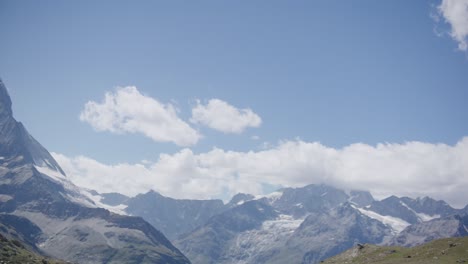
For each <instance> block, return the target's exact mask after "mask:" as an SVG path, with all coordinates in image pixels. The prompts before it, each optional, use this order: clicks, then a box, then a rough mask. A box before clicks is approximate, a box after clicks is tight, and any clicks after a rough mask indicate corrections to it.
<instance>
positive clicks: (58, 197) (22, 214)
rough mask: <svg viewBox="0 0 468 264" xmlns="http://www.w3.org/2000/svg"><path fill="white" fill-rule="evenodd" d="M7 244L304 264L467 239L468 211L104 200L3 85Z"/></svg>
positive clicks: (313, 192) (122, 258)
mask: <svg viewBox="0 0 468 264" xmlns="http://www.w3.org/2000/svg"><path fill="white" fill-rule="evenodd" d="M158 230H159V231H158ZM0 235H1V237H3V238H4V240H5V241H19V242H20V243H21V245H24V248H26V249H27V250H29V251H31V252H33V254H35V255H36V254H37V255H44V256H47V257H51V258H54V259H60V260H65V261H70V262H74V263H190V262H191V263H194V264H209V263H224V264H228V263H229V264H230V263H245V264H247V263H252V264H253V263H304V264H305V263H319V262H320V261H322V260H324V259H326V258H328V257H331V256H334V255H337V254H339V253H341V252H344V251H346V250H348V249H350V248H352V247H353V246H355V245H357V244H358V243H359V244H365V243H368V244H378V245H389V246H390V245H391V246H404V247H412V246H417V245H421V244H424V243H426V242H429V241H432V240H435V239H439V238H447V237H462V236H468V205H467V206H466V207H465V208H464V209H455V208H452V207H451V206H450V205H449V204H447V203H446V202H444V201H437V200H434V199H432V198H429V197H425V198H417V199H413V198H409V197H396V196H391V197H388V198H386V199H383V200H380V201H377V200H375V199H374V198H373V197H372V195H371V194H370V193H369V192H367V191H359V190H356V191H345V190H340V189H337V188H334V187H331V186H328V185H308V186H304V187H301V188H283V189H280V190H278V191H276V192H273V193H271V194H269V195H265V196H253V195H250V194H237V195H235V196H234V197H233V198H232V199H231V201H229V202H228V203H223V201H221V200H178V199H172V198H169V197H165V196H163V195H161V194H159V193H157V192H154V191H150V192H147V193H144V194H139V195H137V196H135V197H127V196H125V195H122V194H119V193H106V194H99V193H97V192H95V191H92V190H87V189H84V188H80V187H77V186H75V185H74V184H73V183H72V182H71V181H70V180H69V179H68V178H67V176H66V175H65V173H64V172H63V170H62V169H61V168H60V165H59V164H58V163H57V162H56V161H55V160H54V158H53V157H52V156H51V155H50V154H49V152H48V151H47V150H46V149H45V148H44V147H42V146H41V145H40V144H39V143H38V142H37V141H36V140H35V139H34V138H33V137H32V136H31V135H29V133H28V132H27V130H26V129H25V127H24V126H23V125H22V124H21V123H19V122H17V121H16V120H15V119H14V118H13V114H12V109H11V100H10V97H9V95H8V93H7V90H6V88H5V86H4V85H3V83H2V82H1V81H0ZM166 236H167V238H166ZM35 255H34V256H35Z"/></svg>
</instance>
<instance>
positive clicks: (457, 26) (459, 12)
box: [436, 0, 468, 51]
mask: <svg viewBox="0 0 468 264" xmlns="http://www.w3.org/2000/svg"><path fill="white" fill-rule="evenodd" d="M438 12H439V14H440V15H441V16H442V17H443V18H444V20H445V22H447V23H448V24H450V26H451V30H450V36H451V37H452V38H453V39H454V40H455V41H456V42H457V43H458V49H459V50H462V51H467V50H468V0H442V3H441V4H440V5H439V6H438ZM436 22H437V20H436Z"/></svg>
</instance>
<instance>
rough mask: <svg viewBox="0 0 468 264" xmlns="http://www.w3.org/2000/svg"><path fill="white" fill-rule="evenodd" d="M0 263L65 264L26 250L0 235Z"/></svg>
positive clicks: (16, 241)
mask: <svg viewBox="0 0 468 264" xmlns="http://www.w3.org/2000/svg"><path fill="white" fill-rule="evenodd" d="M0 263H2V264H3V263H5V264H7V263H11V264H14V263H30V264H65V263H68V262H64V261H59V260H53V259H50V258H47V257H44V256H41V255H38V254H36V253H33V252H31V251H29V250H27V249H26V248H25V247H24V246H23V244H21V242H19V241H18V240H14V239H13V240H10V239H8V238H6V237H4V236H3V235H1V234H0Z"/></svg>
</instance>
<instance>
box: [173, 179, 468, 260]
mask: <svg viewBox="0 0 468 264" xmlns="http://www.w3.org/2000/svg"><path fill="white" fill-rule="evenodd" d="M246 200H247V202H246ZM248 200H250V201H248ZM461 211H462V210H456V209H453V208H451V207H450V206H448V205H447V204H446V203H445V202H443V201H435V200H432V199H430V198H423V199H411V198H407V197H403V198H398V197H395V196H392V197H389V198H387V199H384V200H382V201H375V200H374V199H373V197H372V195H371V194H370V193H369V192H363V191H351V192H350V193H349V195H347V194H346V193H345V192H344V191H342V190H339V189H336V188H333V187H330V186H326V185H309V186H305V187H303V188H285V189H282V190H280V191H278V192H277V193H276V194H274V195H271V196H266V197H265V198H261V199H259V198H254V197H249V196H247V195H243V194H240V195H237V196H235V197H234V198H233V199H232V200H231V202H230V203H228V209H226V211H224V212H222V213H220V214H218V215H216V216H214V217H212V218H210V219H209V220H208V221H207V222H206V224H205V225H203V226H201V227H199V228H196V229H195V230H194V231H192V232H189V233H187V234H184V235H182V236H181V237H180V238H179V239H178V240H177V241H176V242H175V244H176V246H177V247H178V248H180V249H181V251H182V252H184V254H186V255H187V256H188V257H189V258H190V259H191V260H192V262H193V263H200V264H201V263H222V264H228V263H252V264H253V263H269V264H270V263H273V264H275V263H278V264H279V263H304V264H305V263H308V264H309V263H319V262H320V261H321V260H323V259H325V258H327V257H330V256H333V255H335V254H338V253H340V252H342V251H344V250H347V249H349V248H351V247H352V246H353V245H356V244H357V243H362V244H364V243H372V244H380V243H388V241H398V242H399V243H400V244H402V245H412V244H417V243H420V242H421V241H429V240H432V239H435V238H439V237H447V236H462V235H465V234H466V230H468V229H467V228H468V226H467V225H466V224H463V225H462V224H460V223H461V222H460V220H454V219H451V218H450V219H451V220H449V221H447V220H443V219H438V217H439V216H442V215H450V214H451V213H460V212H461ZM390 216H391V217H390ZM452 217H454V216H452ZM455 218H456V217H455ZM382 219H383V220H382ZM431 219H433V220H431ZM456 219H458V218H456ZM429 220H430V221H429ZM404 221H407V222H409V223H414V224H413V225H410V226H409V227H408V228H407V229H406V230H405V231H403V232H402V233H401V235H402V236H400V237H394V236H395V232H396V231H395V230H398V229H395V228H397V227H398V228H399V227H400V226H399V225H400V224H402V223H404ZM463 221H465V220H463ZM388 222H391V223H393V224H392V225H389V224H388ZM393 225H395V227H394V226H393ZM392 238H393V240H392ZM394 243H396V242H394Z"/></svg>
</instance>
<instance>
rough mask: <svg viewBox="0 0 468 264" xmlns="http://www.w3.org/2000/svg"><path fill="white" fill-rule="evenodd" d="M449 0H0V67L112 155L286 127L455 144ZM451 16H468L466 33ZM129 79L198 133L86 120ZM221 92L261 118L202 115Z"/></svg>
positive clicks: (91, 144) (229, 145) (286, 134)
mask: <svg viewBox="0 0 468 264" xmlns="http://www.w3.org/2000/svg"><path fill="white" fill-rule="evenodd" d="M446 2H450V1H449V0H447V1H446ZM460 2H461V3H463V2H465V1H460ZM439 6H441V2H440V1H422V0H420V1H406V0H400V1H371V0H369V1H330V0H327V1H255V2H252V1H200V2H191V1H190V2H188V1H138V2H136V3H135V2H131V1H23V0H19V1H17V0H15V1H12V0H3V1H1V2H0V36H2V37H1V41H0V58H1V60H0V77H1V78H2V79H3V81H4V83H5V85H6V86H7V87H8V89H9V91H10V95H11V97H12V99H13V104H14V105H13V108H14V113H15V117H16V118H17V119H18V120H20V121H22V122H23V123H24V124H25V125H26V126H27V128H28V129H29V131H30V132H31V134H33V135H34V136H35V137H36V138H37V139H38V140H39V141H40V142H41V143H42V144H43V145H44V146H46V148H48V149H49V150H50V151H53V152H55V153H60V154H61V155H64V157H65V156H66V157H77V156H85V157H89V158H90V159H93V160H95V161H99V162H100V163H102V164H114V165H115V164H121V163H129V164H136V163H139V162H141V161H142V160H150V161H153V162H156V161H157V160H158V159H160V155H161V154H167V155H173V156H175V155H177V154H179V153H181V152H183V151H185V150H190V151H191V152H192V153H193V154H194V155H198V154H200V155H202V154H204V153H209V152H210V151H212V150H213V148H214V147H216V148H218V149H222V150H223V151H225V152H229V151H233V152H236V153H248V152H249V151H253V152H259V151H261V150H265V149H271V148H275V146H279V145H281V144H282V142H285V141H300V142H308V143H310V142H320V143H321V145H323V146H326V147H327V148H330V149H333V150H342V149H343V148H346V147H347V146H350V145H352V144H356V143H363V144H366V145H368V146H370V147H376V146H377V145H378V144H379V143H384V144H385V143H392V144H400V145H402V146H404V145H405V144H406V143H407V142H414V141H419V142H424V143H427V144H432V145H434V146H435V145H437V144H438V143H441V144H446V145H447V146H449V147H452V146H454V145H455V144H457V142H460V141H461V140H462V139H463V137H464V136H467V135H468V122H466V120H468V104H467V103H466V102H467V99H468V59H467V58H468V56H467V53H466V50H465V51H464V50H463V47H462V46H460V45H461V44H460V43H462V42H463V38H465V40H466V35H464V33H463V32H464V31H463V26H464V24H463V21H466V20H463V18H462V19H461V20H449V19H447V17H448V16H447V17H446V16H444V15H445V14H449V13H443V12H442V11H440V10H441V9H438V7H439ZM435 17H438V19H439V21H437V19H436V18H435ZM450 21H452V22H453V21H455V22H456V21H462V22H461V24H457V25H461V27H459V28H462V30H461V31H459V32H461V33H460V34H459V35H456V34H454V32H455V29H456V28H455V26H456V24H455V22H453V23H452V24H450V23H447V22H450ZM451 33H452V35H451ZM455 33H456V32H455ZM467 34H468V33H467ZM456 36H459V38H458V40H457V39H456ZM460 36H461V37H460ZM127 86H134V87H136V89H137V91H138V93H139V94H141V95H142V96H143V97H145V98H152V99H154V100H156V101H157V102H159V103H161V104H162V105H163V106H168V105H170V106H172V107H174V109H177V110H176V115H177V118H178V119H179V120H180V121H181V122H184V123H186V124H187V125H188V126H189V127H191V128H192V129H193V130H194V131H196V132H197V133H198V134H199V135H200V136H201V137H200V139H199V140H197V142H196V143H194V144H190V145H188V146H187V145H180V144H179V145H178V144H174V141H158V140H154V138H151V137H149V136H145V135H144V133H143V132H141V131H146V130H144V128H140V127H139V128H132V129H133V130H135V129H136V131H137V132H135V131H133V132H129V131H130V130H129V129H126V130H125V129H124V130H125V131H123V130H122V131H120V132H119V133H114V132H115V131H114V132H112V131H110V130H109V129H107V130H106V129H102V130H104V131H96V129H93V126H92V125H91V124H90V122H87V121H86V120H83V118H82V120H80V114H81V113H82V112H83V110H84V109H85V105H86V104H87V103H88V102H90V101H91V102H95V103H96V104H102V102H103V100H104V96H105V94H106V93H110V95H117V90H116V87H127ZM211 99H219V100H221V101H222V102H224V103H226V104H228V105H230V106H232V107H235V108H236V109H238V110H239V111H241V109H250V110H251V111H252V113H254V114H255V115H257V116H258V117H259V118H261V123H260V124H257V125H250V126H249V125H246V126H245V127H244V128H243V130H242V132H236V133H229V132H226V131H224V132H223V131H219V129H218V130H217V129H213V128H212V127H210V126H209V125H207V124H206V123H203V122H191V121H190V120H192V121H193V116H192V109H193V108H195V107H196V106H197V105H198V106H201V107H207V106H208V103H209V102H210V101H209V100H211ZM241 112H242V111H241ZM88 121H89V120H88ZM155 126H156V128H157V124H155ZM138 131H140V132H138ZM376 149H377V148H376ZM463 157H464V156H463ZM235 173H239V171H237V172H235ZM308 173H310V172H308ZM462 176H464V175H462ZM262 181H263V182H266V181H267V180H266V179H263V180H259V182H262ZM312 182H313V181H312ZM301 183H302V181H301ZM274 185H275V186H276V185H288V183H283V182H274ZM291 185H293V184H291ZM145 186H146V187H148V186H149V185H145ZM460 186H461V185H457V187H460ZM146 187H145V188H146ZM97 188H98V187H97ZM148 188H150V187H148ZM217 188H218V189H219V190H226V188H227V189H229V190H231V187H229V186H218V187H217ZM98 189H99V188H98ZM142 189H144V188H143V187H142ZM142 189H138V190H142ZM163 189H164V188H162V187H161V190H163ZM241 189H242V188H240V189H236V187H232V190H231V191H232V192H234V191H237V190H241ZM168 193H170V191H168ZM402 193H405V194H407V193H411V192H410V191H408V192H402ZM200 197H206V195H205V196H203V195H201V196H200Z"/></svg>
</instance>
